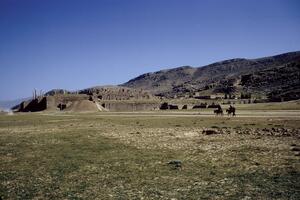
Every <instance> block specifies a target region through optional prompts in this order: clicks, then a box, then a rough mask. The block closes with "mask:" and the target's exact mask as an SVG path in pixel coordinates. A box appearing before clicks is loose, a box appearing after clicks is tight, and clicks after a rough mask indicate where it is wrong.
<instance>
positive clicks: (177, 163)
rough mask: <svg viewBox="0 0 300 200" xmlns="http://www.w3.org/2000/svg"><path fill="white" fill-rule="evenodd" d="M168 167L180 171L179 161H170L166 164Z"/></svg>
mask: <svg viewBox="0 0 300 200" xmlns="http://www.w3.org/2000/svg"><path fill="white" fill-rule="evenodd" d="M168 165H169V166H171V167H172V168H173V169H181V167H182V162H181V160H171V161H170V162H168Z"/></svg>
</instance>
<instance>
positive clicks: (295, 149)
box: [291, 147, 300, 152]
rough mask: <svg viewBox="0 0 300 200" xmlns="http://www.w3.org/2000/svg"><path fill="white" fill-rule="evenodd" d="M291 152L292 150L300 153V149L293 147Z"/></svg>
mask: <svg viewBox="0 0 300 200" xmlns="http://www.w3.org/2000/svg"><path fill="white" fill-rule="evenodd" d="M291 150H292V151H298V152H299V151H300V147H291Z"/></svg>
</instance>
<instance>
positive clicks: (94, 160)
mask: <svg viewBox="0 0 300 200" xmlns="http://www.w3.org/2000/svg"><path fill="white" fill-rule="evenodd" d="M299 114H300V111H299V110H246V109H245V110H240V111H238V112H237V116H236V117H229V116H227V115H224V116H217V117H216V116H214V115H213V114H212V112H211V111H209V110H208V111H203V110H197V111H169V112H162V111H155V112H139V113H127V112H122V113H117V112H103V113H100V112H98V113H80V114H77V113H67V112H66V113H58V112H53V113H27V114H15V115H9V116H8V115H1V116H0V161H1V162H0V180H1V181H0V196H1V197H2V199H298V198H299V196H300V162H299V161H300V117H299V116H300V115H299ZM168 163H170V164H168ZM174 163H175V164H174ZM176 163H180V164H176Z"/></svg>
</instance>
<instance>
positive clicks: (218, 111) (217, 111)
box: [214, 109, 223, 116]
mask: <svg viewBox="0 0 300 200" xmlns="http://www.w3.org/2000/svg"><path fill="white" fill-rule="evenodd" d="M214 113H215V114H216V115H221V116H223V110H222V109H217V110H214Z"/></svg>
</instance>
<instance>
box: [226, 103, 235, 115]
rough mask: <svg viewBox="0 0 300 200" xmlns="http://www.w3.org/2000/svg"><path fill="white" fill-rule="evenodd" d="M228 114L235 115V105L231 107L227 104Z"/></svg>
mask: <svg viewBox="0 0 300 200" xmlns="http://www.w3.org/2000/svg"><path fill="white" fill-rule="evenodd" d="M226 112H227V114H228V115H231V114H232V116H235V107H233V106H232V105H230V106H229V108H228V109H227V110H226Z"/></svg>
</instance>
